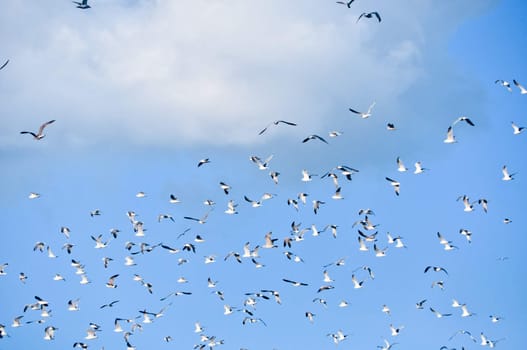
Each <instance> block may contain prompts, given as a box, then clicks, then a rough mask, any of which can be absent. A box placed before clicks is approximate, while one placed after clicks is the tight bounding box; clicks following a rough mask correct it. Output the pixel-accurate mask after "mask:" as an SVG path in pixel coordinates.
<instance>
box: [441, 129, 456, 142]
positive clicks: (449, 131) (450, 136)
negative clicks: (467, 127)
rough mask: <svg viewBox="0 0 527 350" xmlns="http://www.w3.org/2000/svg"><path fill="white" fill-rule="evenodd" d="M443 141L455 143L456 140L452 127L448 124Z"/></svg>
mask: <svg viewBox="0 0 527 350" xmlns="http://www.w3.org/2000/svg"><path fill="white" fill-rule="evenodd" d="M443 142H444V143H455V142H457V141H456V139H455V137H454V129H453V128H452V126H449V127H448V129H447V134H446V139H444V140H443Z"/></svg>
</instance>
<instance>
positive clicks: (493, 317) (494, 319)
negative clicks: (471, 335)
mask: <svg viewBox="0 0 527 350" xmlns="http://www.w3.org/2000/svg"><path fill="white" fill-rule="evenodd" d="M489 318H490V321H491V322H492V323H498V322H500V321H501V320H503V317H501V316H496V315H489Z"/></svg>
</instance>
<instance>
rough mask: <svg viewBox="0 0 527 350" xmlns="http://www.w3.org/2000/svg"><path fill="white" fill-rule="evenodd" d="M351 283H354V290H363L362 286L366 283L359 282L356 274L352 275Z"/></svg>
mask: <svg viewBox="0 0 527 350" xmlns="http://www.w3.org/2000/svg"><path fill="white" fill-rule="evenodd" d="M351 282H353V288H355V289H360V288H362V284H363V283H364V281H359V280H357V277H355V275H354V274H352V275H351Z"/></svg>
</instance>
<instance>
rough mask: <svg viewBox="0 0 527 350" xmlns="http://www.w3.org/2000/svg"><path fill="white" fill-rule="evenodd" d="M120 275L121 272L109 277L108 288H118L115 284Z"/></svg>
mask: <svg viewBox="0 0 527 350" xmlns="http://www.w3.org/2000/svg"><path fill="white" fill-rule="evenodd" d="M117 277H119V274H116V275H113V276H111V277H110V278H109V279H108V282H107V283H106V287H108V288H117V285H116V284H115V279H116V278H117Z"/></svg>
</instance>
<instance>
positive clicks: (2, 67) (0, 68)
mask: <svg viewBox="0 0 527 350" xmlns="http://www.w3.org/2000/svg"><path fill="white" fill-rule="evenodd" d="M8 63H9V60H7V61H5V63H4V64H2V65H1V66H0V70H2V69H4V68H5V66H7V64H8Z"/></svg>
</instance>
